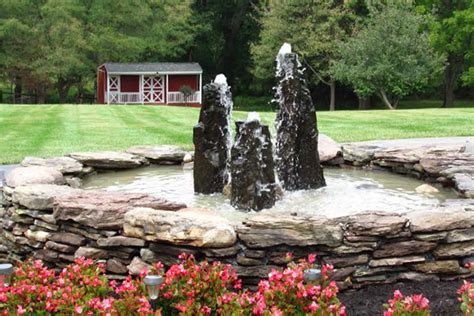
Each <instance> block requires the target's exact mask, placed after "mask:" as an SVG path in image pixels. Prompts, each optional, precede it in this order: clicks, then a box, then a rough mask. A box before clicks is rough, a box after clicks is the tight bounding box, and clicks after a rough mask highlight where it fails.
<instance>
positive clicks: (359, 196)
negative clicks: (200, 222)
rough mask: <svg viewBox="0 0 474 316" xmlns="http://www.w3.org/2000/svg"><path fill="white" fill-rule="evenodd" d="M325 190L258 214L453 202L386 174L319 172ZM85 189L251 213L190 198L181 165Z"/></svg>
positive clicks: (109, 177)
mask: <svg viewBox="0 0 474 316" xmlns="http://www.w3.org/2000/svg"><path fill="white" fill-rule="evenodd" d="M324 171H325V177H326V182H327V186H326V187H324V188H321V189H318V190H306V191H295V192H285V195H284V197H283V199H282V200H280V201H278V202H277V203H276V205H275V206H274V207H273V208H271V209H267V210H263V211H262V212H261V213H263V214H271V215H272V216H278V215H283V214H285V215H288V214H290V213H297V214H299V215H324V216H328V217H338V216H345V215H350V214H355V213H360V212H364V211H385V212H399V213H402V212H409V211H413V210H420V209H433V208H434V207H436V206H438V205H439V203H440V202H442V201H444V200H445V199H447V198H455V197H456V195H455V193H454V192H452V191H450V190H445V189H440V192H439V193H437V194H433V195H423V194H418V193H416V192H415V188H416V187H417V186H419V185H420V184H422V183H423V182H422V181H419V180H416V179H412V178H408V177H404V176H401V175H396V174H391V173H387V172H375V171H372V172H369V171H364V170H352V169H325V170H324ZM84 188H85V189H103V190H107V191H129V192H141V193H150V194H154V195H156V196H160V197H164V198H167V199H169V200H172V201H179V202H184V203H186V204H187V205H188V206H189V207H203V208H208V209H210V210H211V211H213V212H215V213H216V214H218V215H221V216H223V217H225V218H227V219H229V220H230V221H232V222H234V223H239V222H241V221H243V220H245V219H246V218H247V217H248V216H251V215H253V214H255V212H250V213H245V212H242V211H238V210H235V209H234V208H233V207H232V206H231V205H230V203H229V199H228V198H227V197H225V196H223V195H222V194H214V195H196V194H194V189H193V172H192V170H189V169H183V168H182V167H181V166H159V167H157V166H150V167H145V168H140V169H133V170H127V171H120V172H108V173H102V174H98V175H95V176H92V177H90V178H89V179H86V181H85V182H84Z"/></svg>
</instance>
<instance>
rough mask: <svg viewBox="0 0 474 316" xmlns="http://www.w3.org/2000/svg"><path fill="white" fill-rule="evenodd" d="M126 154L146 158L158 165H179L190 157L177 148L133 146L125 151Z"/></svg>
mask: <svg viewBox="0 0 474 316" xmlns="http://www.w3.org/2000/svg"><path fill="white" fill-rule="evenodd" d="M127 153H130V154H133V155H136V156H140V157H143V158H146V159H147V160H149V161H150V162H152V163H154V164H159V165H176V164H181V163H182V162H183V161H184V160H185V158H187V159H189V158H188V156H189V155H190V154H189V153H188V152H186V151H184V150H183V149H181V148H180V147H177V146H133V147H130V148H129V149H127ZM191 160H192V158H191Z"/></svg>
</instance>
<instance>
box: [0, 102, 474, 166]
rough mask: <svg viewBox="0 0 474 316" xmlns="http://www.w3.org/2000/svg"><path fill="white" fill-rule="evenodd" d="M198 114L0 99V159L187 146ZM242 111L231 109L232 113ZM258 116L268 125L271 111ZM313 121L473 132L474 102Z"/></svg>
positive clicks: (344, 126) (401, 131)
mask: <svg viewBox="0 0 474 316" xmlns="http://www.w3.org/2000/svg"><path fill="white" fill-rule="evenodd" d="M198 115H199V109H195V108H182V107H169V106H157V107H153V106H141V105H138V106H137V105H130V106H106V105H68V104H66V105H0V164H8V163H18V162H20V161H21V160H22V159H23V158H24V157H25V156H41V157H50V156H57V155H63V154H66V153H70V152H74V151H89V150H123V149H126V148H128V147H130V146H132V145H138V144H143V145H146V144H176V145H180V146H183V147H185V148H188V149H191V148H192V127H193V125H194V124H195V123H196V121H197V119H198ZM245 116H246V112H242V111H235V112H234V119H242V118H245ZM261 117H262V120H263V121H264V122H265V123H267V124H270V125H273V120H274V117H275V114H274V113H272V112H262V113H261ZM318 124H319V125H318V127H319V130H320V132H322V133H324V134H327V135H329V136H330V137H332V138H334V139H335V140H336V141H339V142H351V141H362V140H371V139H394V138H412V137H441V136H473V135H474V108H453V109H413V110H396V111H388V110H373V111H336V112H320V113H318Z"/></svg>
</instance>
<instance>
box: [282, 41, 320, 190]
mask: <svg viewBox="0 0 474 316" xmlns="http://www.w3.org/2000/svg"><path fill="white" fill-rule="evenodd" d="M276 62H277V68H276V78H277V81H278V84H277V86H276V87H275V90H276V91H275V98H274V100H273V103H274V104H275V105H276V108H277V116H276V130H277V135H276V146H275V147H276V159H275V160H276V161H275V163H276V170H277V174H278V178H279V180H280V182H281V184H282V186H283V188H284V189H286V190H303V189H317V188H320V187H322V186H325V185H326V182H325V180H324V176H323V169H322V167H321V164H320V161H319V154H318V130H317V126H316V111H315V108H314V105H313V101H312V100H311V95H310V91H309V89H308V86H307V85H306V80H305V78H304V69H303V68H302V66H301V64H300V62H299V60H298V55H297V54H296V53H293V52H292V51H291V46H290V44H287V43H285V44H283V46H282V47H281V49H280V51H279V53H278V55H277V58H276Z"/></svg>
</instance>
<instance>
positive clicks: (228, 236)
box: [123, 208, 237, 248]
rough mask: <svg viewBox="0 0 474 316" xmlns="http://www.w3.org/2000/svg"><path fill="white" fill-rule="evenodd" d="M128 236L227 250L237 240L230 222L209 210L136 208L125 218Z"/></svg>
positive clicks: (125, 232) (124, 227)
mask: <svg viewBox="0 0 474 316" xmlns="http://www.w3.org/2000/svg"><path fill="white" fill-rule="evenodd" d="M123 229H124V235H125V236H129V237H135V238H143V239H145V240H149V241H160V242H168V243H171V244H175V245H187V246H196V247H213V248H224V247H229V246H232V245H233V244H235V242H236V241H237V237H236V234H235V231H234V229H233V227H232V226H231V225H230V223H229V222H228V221H227V220H226V219H224V218H222V217H220V216H217V215H214V214H212V213H211V212H210V211H207V210H200V209H186V210H181V211H178V212H166V211H162V210H153V209H150V208H135V209H133V210H131V211H128V212H127V213H126V214H125V217H124V225H123Z"/></svg>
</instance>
